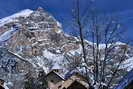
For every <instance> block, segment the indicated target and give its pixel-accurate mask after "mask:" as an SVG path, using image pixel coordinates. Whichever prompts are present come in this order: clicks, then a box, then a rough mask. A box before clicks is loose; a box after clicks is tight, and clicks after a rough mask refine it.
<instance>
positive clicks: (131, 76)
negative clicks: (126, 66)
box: [114, 69, 133, 89]
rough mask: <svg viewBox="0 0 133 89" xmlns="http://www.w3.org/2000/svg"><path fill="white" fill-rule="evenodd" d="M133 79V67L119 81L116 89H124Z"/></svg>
mask: <svg viewBox="0 0 133 89" xmlns="http://www.w3.org/2000/svg"><path fill="white" fill-rule="evenodd" d="M132 81H133V69H132V70H131V71H130V72H128V74H127V75H126V76H124V77H123V78H122V80H121V82H120V83H119V85H118V86H116V87H115V88H114V89H124V88H125V87H126V86H128V85H129V84H130V83H131V82H132Z"/></svg>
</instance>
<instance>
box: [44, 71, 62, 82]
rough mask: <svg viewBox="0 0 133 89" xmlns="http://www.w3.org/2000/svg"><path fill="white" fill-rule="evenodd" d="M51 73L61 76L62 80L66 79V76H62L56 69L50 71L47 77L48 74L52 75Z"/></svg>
mask: <svg viewBox="0 0 133 89" xmlns="http://www.w3.org/2000/svg"><path fill="white" fill-rule="evenodd" d="M51 73H54V74H56V75H57V76H59V77H60V78H61V79H62V80H64V77H63V76H61V75H60V74H58V73H57V72H55V71H54V70H52V71H50V72H49V73H48V74H47V75H46V77H47V76H48V75H50V74H51Z"/></svg>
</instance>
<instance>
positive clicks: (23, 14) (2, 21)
mask: <svg viewBox="0 0 133 89" xmlns="http://www.w3.org/2000/svg"><path fill="white" fill-rule="evenodd" d="M32 12H33V11H32V10H30V9H25V10H22V11H20V12H18V13H16V14H14V15H11V16H8V17H5V18H2V19H0V27H1V26H3V25H5V24H7V23H9V22H12V21H13V20H15V18H17V17H27V16H29V15H30V14H31V13H32Z"/></svg>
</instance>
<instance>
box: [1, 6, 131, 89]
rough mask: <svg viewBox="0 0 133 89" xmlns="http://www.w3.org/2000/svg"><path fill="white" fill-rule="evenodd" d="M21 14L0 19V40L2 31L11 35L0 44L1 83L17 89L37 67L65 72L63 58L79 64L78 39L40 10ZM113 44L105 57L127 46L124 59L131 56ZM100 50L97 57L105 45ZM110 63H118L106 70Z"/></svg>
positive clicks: (89, 44) (89, 55)
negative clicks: (10, 84)
mask: <svg viewBox="0 0 133 89" xmlns="http://www.w3.org/2000/svg"><path fill="white" fill-rule="evenodd" d="M21 13H22V12H21ZM24 13H25V14H18V15H13V16H10V17H7V18H6V20H5V19H4V21H1V20H0V22H2V23H0V40H1V39H2V38H3V36H2V35H3V34H5V33H6V32H7V33H10V32H13V33H10V34H8V36H9V35H10V36H9V37H8V39H2V40H1V43H0V45H1V46H2V47H5V48H6V49H5V48H1V49H0V52H2V53H0V71H1V72H2V74H1V73H0V78H2V76H5V77H4V80H6V81H8V82H10V81H11V82H12V83H13V86H14V87H15V88H16V89H18V87H19V88H20V85H21V84H22V82H24V76H25V74H26V73H29V72H30V73H31V74H32V76H34V77H36V76H37V71H39V69H40V68H41V69H43V70H44V71H45V72H48V71H50V70H51V69H52V68H53V67H55V66H56V67H57V66H58V67H61V68H62V69H65V70H66V69H67V67H66V65H67V64H68V63H67V62H68V60H66V58H68V59H70V61H71V60H72V59H73V60H74V61H73V62H74V63H76V64H77V65H76V66H78V64H80V63H81V62H82V61H81V59H82V58H83V57H82V47H81V45H80V40H79V39H78V38H77V37H73V36H70V35H67V34H65V33H64V32H63V30H62V26H61V24H60V23H59V22H58V21H57V20H56V19H55V18H54V17H53V16H52V15H50V14H49V13H48V12H46V11H45V10H43V9H42V8H39V9H38V10H36V11H29V10H28V11H27V10H26V11H24ZM13 29H15V30H13ZM16 29H17V30H16ZM6 35H7V34H5V35H4V36H6ZM85 44H86V46H85V49H86V52H87V58H88V59H89V60H88V62H89V63H90V67H91V66H92V65H93V61H92V56H93V55H92V52H93V51H92V49H93V47H92V42H88V41H85ZM115 45H116V47H115V49H114V50H112V51H111V52H110V54H109V55H115V54H116V53H120V54H121V51H122V48H123V47H127V54H126V57H127V58H126V59H127V60H128V59H129V58H131V57H133V51H132V49H133V48H132V47H130V46H128V45H126V44H122V43H115ZM100 47H101V50H100V52H101V57H104V55H102V54H104V48H105V45H104V44H101V45H100ZM10 52H12V53H15V54H16V55H14V54H11V53H10ZM21 58H22V59H23V61H22V60H20V59H21ZM10 60H11V61H10ZM75 60H78V61H75ZM25 61H26V62H25ZM101 61H102V60H101ZM131 61H132V60H131ZM114 62H115V63H116V62H118V60H117V58H116V60H115V61H110V62H109V66H108V67H109V68H108V69H110V65H112V64H113V63H114ZM128 62H129V61H127V62H126V63H128ZM111 63H112V64H111ZM130 63H131V62H130ZM9 64H10V65H9ZM8 65H9V66H8ZM62 66H63V67H62ZM71 66H72V64H69V67H71ZM72 67H74V66H72ZM126 67H128V66H126ZM110 70H111V69H110ZM107 71H108V72H111V71H109V70H107ZM107 74H108V73H107ZM16 76H17V77H19V78H17V77H16ZM108 76H110V75H108ZM8 77H10V78H11V79H10V78H8ZM17 79H19V80H18V81H19V84H20V85H19V84H15V83H16V82H15V81H16V80H17ZM21 88H23V86H21Z"/></svg>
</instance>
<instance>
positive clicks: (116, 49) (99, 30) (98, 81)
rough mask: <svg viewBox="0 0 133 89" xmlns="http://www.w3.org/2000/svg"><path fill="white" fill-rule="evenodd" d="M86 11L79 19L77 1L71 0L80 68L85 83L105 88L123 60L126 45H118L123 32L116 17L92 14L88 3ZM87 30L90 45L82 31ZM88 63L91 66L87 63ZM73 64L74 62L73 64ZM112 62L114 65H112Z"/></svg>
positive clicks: (92, 8) (93, 11) (110, 84)
mask: <svg viewBox="0 0 133 89" xmlns="http://www.w3.org/2000/svg"><path fill="white" fill-rule="evenodd" d="M89 3H90V4H89V5H90V6H88V10H86V13H84V15H85V16H81V15H82V13H81V10H80V9H81V8H80V0H75V9H74V12H73V19H74V28H76V29H77V30H78V31H79V37H80V43H81V46H82V57H83V58H82V59H81V60H82V64H81V65H83V66H82V67H83V68H84V69H85V75H86V76H87V77H88V84H89V85H90V86H92V89H93V88H96V89H105V88H106V89H109V88H110V86H113V85H112V84H113V83H112V80H113V79H114V78H115V76H116V75H117V76H119V75H118V74H119V73H118V71H120V66H121V64H122V62H123V61H124V60H126V56H125V55H126V53H127V46H126V44H121V45H118V44H117V42H118V41H120V40H121V39H122V33H123V32H124V30H123V29H122V27H121V24H120V23H119V22H118V21H117V19H116V18H113V17H111V16H107V15H101V14H98V13H96V12H97V11H96V8H95V7H93V3H94V2H93V1H90V2H89ZM86 30H87V31H88V34H89V37H90V40H91V41H92V44H91V45H90V44H89V45H88V44H86V41H85V35H86V34H85V33H84V31H86ZM88 49H91V51H89V52H88V51H87V50H88ZM90 61H91V64H90ZM73 63H74V62H73ZM112 63H116V64H112ZM90 74H92V75H93V79H94V81H93V82H91V80H90V78H89V77H90Z"/></svg>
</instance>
